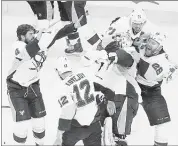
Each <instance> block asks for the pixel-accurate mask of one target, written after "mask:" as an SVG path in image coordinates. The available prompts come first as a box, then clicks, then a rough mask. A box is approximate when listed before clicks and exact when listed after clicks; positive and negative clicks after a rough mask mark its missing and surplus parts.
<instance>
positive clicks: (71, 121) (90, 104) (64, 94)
mask: <svg viewBox="0 0 178 146" xmlns="http://www.w3.org/2000/svg"><path fill="white" fill-rule="evenodd" d="M55 71H56V72H57V75H58V77H59V79H62V85H63V87H62V90H61V91H60V92H59V93H58V95H57V97H58V102H59V104H60V106H61V114H60V118H59V125H58V132H57V137H56V141H55V143H54V145H62V146H64V145H70V146H74V145H75V144H76V143H77V142H78V141H80V140H83V143H84V145H86V146H87V145H97V146H101V133H102V131H101V125H100V117H99V115H98V106H97V102H96V100H97V99H96V97H97V96H96V95H97V94H98V93H97V92H96V91H101V92H102V93H103V94H105V96H106V98H107V99H108V103H107V111H108V112H109V113H110V114H111V115H112V114H114V112H115V105H114V102H112V100H113V99H114V96H115V94H114V92H113V91H112V90H110V89H108V88H106V87H104V86H102V85H100V84H98V83H96V82H95V80H94V78H95V76H93V75H92V74H90V73H87V72H86V71H85V69H84V68H83V69H80V70H79V71H77V72H75V73H74V72H73V71H72V68H71V66H70V62H69V60H68V59H67V58H66V57H59V58H58V59H57V61H56V66H55ZM59 82H61V80H59ZM60 88H61V87H60ZM110 100H111V101H110Z"/></svg>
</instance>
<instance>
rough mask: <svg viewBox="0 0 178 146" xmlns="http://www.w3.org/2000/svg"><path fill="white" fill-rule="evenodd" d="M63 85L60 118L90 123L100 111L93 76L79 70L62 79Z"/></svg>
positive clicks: (60, 98)
mask: <svg viewBox="0 0 178 146" xmlns="http://www.w3.org/2000/svg"><path fill="white" fill-rule="evenodd" d="M62 86H63V87H62V88H61V91H60V92H59V95H58V102H59V104H60V105H61V115H60V119H62V120H64V121H66V122H68V121H70V122H71V121H72V120H73V119H75V120H76V121H77V122H78V123H79V124H80V125H81V126H88V125H90V124H91V123H92V121H93V120H94V118H95V115H96V113H97V111H98V107H97V103H96V96H95V95H94V94H95V91H94V84H93V77H92V76H91V77H90V76H87V75H86V73H83V72H77V73H75V74H73V75H71V76H69V77H67V78H66V79H65V80H64V81H62ZM59 123H60V122H59ZM61 123H63V122H61ZM65 124H66V123H65ZM59 125H61V124H59ZM64 127H65V125H63V124H62V125H61V127H60V128H61V129H65V128H64Z"/></svg>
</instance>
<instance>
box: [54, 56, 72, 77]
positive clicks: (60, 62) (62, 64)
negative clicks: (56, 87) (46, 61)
mask: <svg viewBox="0 0 178 146" xmlns="http://www.w3.org/2000/svg"><path fill="white" fill-rule="evenodd" d="M55 71H56V72H57V74H58V76H59V77H60V78H61V79H62V80H64V79H65V78H66V77H67V76H68V73H72V67H71V65H70V61H69V60H68V59H67V58H66V57H59V58H57V60H56V66H55Z"/></svg>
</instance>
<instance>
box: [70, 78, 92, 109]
mask: <svg viewBox="0 0 178 146" xmlns="http://www.w3.org/2000/svg"><path fill="white" fill-rule="evenodd" d="M81 90H84V95H83V96H81V93H80V91H81ZM73 92H74V93H75V94H76V99H77V107H83V106H85V105H87V104H89V103H91V102H93V101H95V98H94V95H93V94H90V92H91V87H90V82H89V81H88V80H83V81H81V82H80V83H79V85H77V84H75V85H74V86H73Z"/></svg>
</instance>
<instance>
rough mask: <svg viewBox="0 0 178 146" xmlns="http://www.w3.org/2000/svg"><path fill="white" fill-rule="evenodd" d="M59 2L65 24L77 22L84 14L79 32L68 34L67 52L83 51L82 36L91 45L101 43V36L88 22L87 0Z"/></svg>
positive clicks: (76, 52) (77, 52) (78, 52)
mask: <svg viewBox="0 0 178 146" xmlns="http://www.w3.org/2000/svg"><path fill="white" fill-rule="evenodd" d="M57 3H58V8H59V12H60V16H61V21H62V23H64V25H66V24H68V23H70V22H73V23H75V22H76V21H78V19H79V18H80V17H81V16H82V15H83V16H84V18H83V19H82V21H81V23H80V25H81V27H80V29H79V30H78V31H77V32H74V33H72V34H70V35H68V36H67V38H66V41H67V47H68V48H67V49H65V53H66V54H68V55H70V54H81V53H82V52H83V47H82V44H81V39H80V37H82V38H84V39H85V40H87V42H88V43H89V44H90V45H95V44H97V43H99V40H100V38H99V36H98V34H97V33H96V32H95V31H94V30H93V28H91V26H90V25H89V23H88V22H87V21H88V20H87V14H86V12H85V5H86V1H57ZM86 32H87V33H86ZM79 34H80V35H79Z"/></svg>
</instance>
